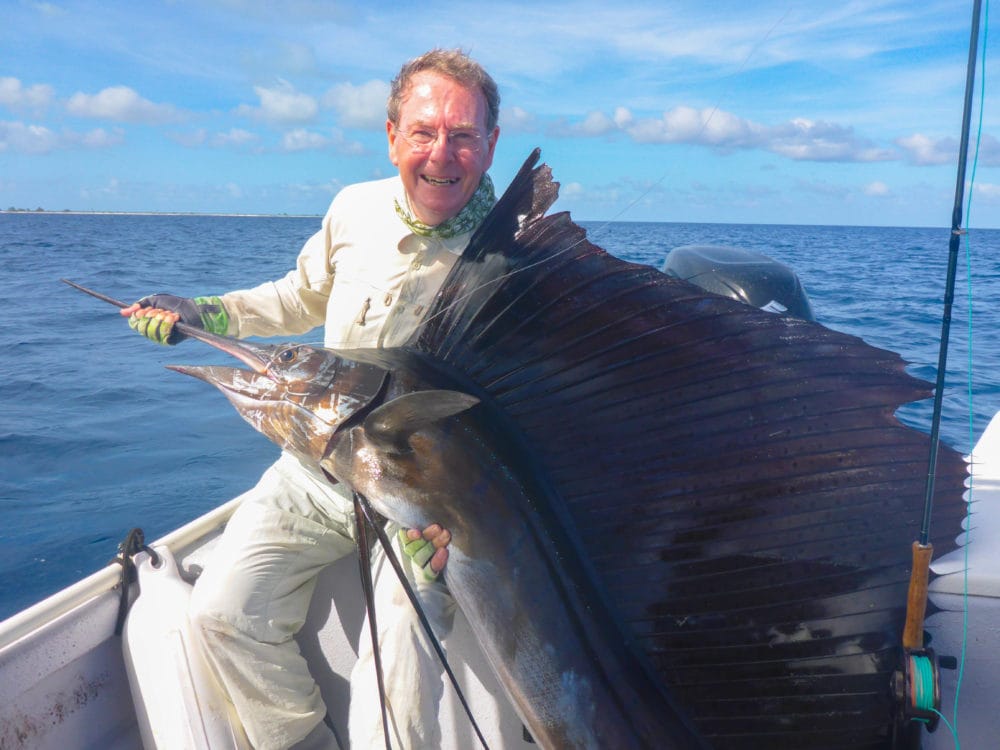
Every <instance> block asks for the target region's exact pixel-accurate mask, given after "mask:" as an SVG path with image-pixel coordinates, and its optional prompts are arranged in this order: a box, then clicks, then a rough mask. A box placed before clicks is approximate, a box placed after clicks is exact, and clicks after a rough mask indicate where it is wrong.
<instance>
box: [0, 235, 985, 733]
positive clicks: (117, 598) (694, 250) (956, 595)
mask: <svg viewBox="0 0 1000 750" xmlns="http://www.w3.org/2000/svg"><path fill="white" fill-rule="evenodd" d="M663 270H664V271H665V272H666V273H668V274H672V275H675V276H681V277H685V278H689V279H691V280H692V281H695V282H696V283H698V284H700V285H701V286H703V287H704V288H706V289H709V290H710V291H714V292H716V293H720V294H725V295H728V296H731V297H733V298H734V299H739V300H741V301H743V302H745V303H747V304H751V305H754V306H757V307H761V308H763V309H766V310H768V311H771V312H774V313H775V314H797V315H802V316H805V315H806V314H809V315H811V308H810V305H809V301H808V296H807V295H806V293H805V291H804V290H803V289H802V288H801V284H799V283H798V280H797V278H796V277H795V274H794V272H793V271H792V270H791V269H788V268H787V267H785V266H783V265H782V264H780V263H777V262H775V261H773V260H771V259H770V258H768V257H766V256H762V255H760V254H756V253H750V252H749V251H745V250H742V249H740V248H728V247H719V246H711V245H702V246H687V247H682V248H676V249H675V250H674V251H672V252H671V253H670V254H669V255H668V256H667V259H666V261H665V263H664V266H663ZM970 460H971V465H972V467H973V480H974V485H973V490H972V491H974V493H975V513H974V514H973V515H972V516H970V519H972V520H970V525H971V526H973V527H974V531H973V533H972V544H971V545H969V544H966V545H964V546H960V547H959V549H957V550H955V551H953V552H952V553H950V554H949V555H947V556H945V557H943V558H941V559H939V560H936V561H935V562H934V565H933V568H934V571H935V572H936V573H937V574H938V577H937V578H936V579H935V580H934V581H933V582H932V585H931V596H930V598H931V602H932V604H933V606H934V607H936V608H937V609H938V611H936V612H934V613H933V614H932V615H931V616H930V617H929V618H928V619H927V620H926V623H925V632H926V633H927V634H928V635H929V636H930V643H931V644H932V645H933V648H934V651H935V653H936V655H937V658H938V661H939V663H940V664H941V665H942V666H944V667H946V668H945V669H942V670H941V671H940V678H939V689H940V703H939V705H940V706H942V713H943V714H944V717H945V720H944V721H940V722H937V721H932V722H928V724H927V728H928V729H929V728H931V726H932V725H933V726H934V728H935V731H934V732H929V731H922V732H920V734H921V735H922V747H924V748H927V749H928V750H937V749H939V748H940V749H944V748H950V747H953V746H956V742H957V741H956V740H955V739H954V738H953V736H952V734H951V732H950V731H949V729H950V728H951V727H952V726H953V724H952V722H954V721H955V713H954V706H955V705H956V702H955V696H956V694H958V695H959V699H958V702H957V708H958V732H959V735H958V736H959V737H960V739H961V742H962V743H963V744H964V746H966V747H977V748H978V747H987V746H990V743H992V742H994V741H995V739H994V738H995V726H994V724H995V720H994V719H993V711H994V710H995V706H996V705H1000V680H998V679H997V678H996V675H997V674H998V673H1000V655H998V652H997V650H996V649H995V648H994V647H993V646H992V644H993V643H994V642H995V635H996V633H995V623H996V622H997V621H1000V553H998V552H997V551H996V549H995V548H993V547H991V546H990V545H989V544H984V543H979V541H978V540H982V539H990V538H994V536H995V535H1000V414H998V415H997V416H996V417H994V419H993V421H992V422H991V423H990V424H989V426H988V427H987V429H986V430H985V432H984V434H983V435H982V437H981V438H980V439H979V441H978V443H977V445H976V447H975V449H974V451H973V453H972V456H971V459H970ZM238 502H239V499H236V500H233V501H230V502H228V503H226V504H223V505H221V506H219V507H218V508H216V509H215V510H213V511H211V512H209V513H207V514H205V515H204V516H202V517H201V518H198V519H196V520H194V521H192V522H191V523H188V524H187V525H185V526H182V527H181V528H179V529H177V530H176V531H174V532H172V533H170V534H168V535H167V536H165V537H163V538H162V539H158V540H156V541H154V542H153V543H152V544H150V545H148V547H147V549H146V551H140V552H138V554H137V555H136V557H135V560H136V565H137V566H138V568H139V580H138V583H131V584H129V585H125V584H123V566H122V565H121V564H116V563H112V564H109V565H108V566H107V567H106V568H104V569H103V570H101V571H99V572H97V573H95V574H93V575H90V576H88V577H86V578H84V579H83V580H81V581H79V582H78V583H76V584H74V585H72V586H70V587H68V588H66V589H65V590H63V591H61V592H59V593H57V594H55V595H53V596H51V597H49V598H47V599H45V600H44V601H42V602H40V603H38V604H36V605H35V606H32V607H30V608H28V609H26V610H24V611H22V612H20V613H18V614H16V615H14V616H13V617H11V618H9V619H8V620H6V621H4V622H2V623H0V675H3V680H2V681H0V750H26V749H30V750H48V749H49V748H52V749H55V748H59V749H60V750H61V749H63V748H80V749H82V750H90V749H91V748H94V749H96V748H100V749H101V750H107V749H110V750H118V749H121V750H125V749H131V748H140V747H143V744H144V739H145V746H146V747H147V748H148V747H152V746H154V745H156V746H159V747H181V746H183V747H205V748H210V747H216V748H217V747H247V744H246V743H245V740H244V739H241V737H240V733H239V730H238V722H236V721H235V720H233V719H232V718H231V717H230V716H228V714H226V711H225V709H223V710H222V711H221V714H219V712H216V714H213V715H207V714H205V712H204V711H203V712H202V715H201V716H202V719H204V721H203V722H202V723H204V724H205V725H206V726H207V724H209V723H211V722H212V721H216V723H218V721H221V722H222V726H223V733H225V728H226V727H235V729H234V730H233V732H234V733H233V735H232V736H231V737H228V738H223V739H224V741H223V743H222V744H218V743H216V742H214V741H213V740H212V738H211V737H210V734H211V732H209V731H207V730H206V731H203V732H201V734H200V735H199V734H198V733H197V732H192V731H188V730H190V727H180V728H179V729H180V730H184V731H181V734H179V735H178V737H179V738H180V739H175V740H171V741H169V742H164V741H163V738H162V736H158V738H157V739H156V740H153V739H151V737H152V733H153V730H152V729H151V728H150V725H149V720H148V719H147V718H146V717H148V716H149V715H150V714H151V712H152V713H155V711H156V710H157V708H158V707H159V708H160V709H162V710H163V711H167V714H166V716H167V717H169V716H170V713H169V712H170V711H175V712H177V711H180V712H181V713H180V715H185V714H184V713H183V710H184V709H183V704H184V702H185V701H188V702H189V703H190V702H191V701H193V700H194V701H196V700H198V699H199V696H200V698H201V699H204V697H205V696H206V695H209V696H211V695H213V687H212V685H211V680H210V679H207V680H206V679H205V678H204V676H203V675H201V676H199V675H198V674H195V673H196V672H197V670H193V671H192V669H191V667H190V665H189V667H188V668H187V669H186V670H181V672H182V673H183V674H182V675H181V678H182V679H180V680H179V681H178V679H176V678H177V675H176V674H173V675H171V674H170V673H171V669H170V667H169V658H174V659H175V660H176V654H174V656H173V657H171V654H172V653H174V652H172V651H171V648H172V646H171V643H173V641H172V640H171V638H172V637H173V636H174V635H176V633H177V632H181V631H183V622H184V618H183V602H184V601H185V599H184V596H185V594H184V591H185V590H186V589H187V587H189V586H190V585H191V584H192V582H193V581H194V580H195V579H196V578H197V575H198V573H199V572H200V570H201V569H202V567H203V565H204V561H205V559H206V557H207V555H208V554H210V552H211V550H212V547H213V546H214V544H215V543H216V542H217V540H218V538H219V535H220V534H221V532H222V530H223V528H224V527H225V524H226V522H227V520H228V519H229V517H230V516H231V515H232V513H233V511H234V510H235V508H236V505H237V504H238ZM152 554H155V555H156V556H158V557H159V558H161V561H160V562H159V563H157V564H158V565H159V568H154V567H153V566H152V565H151V561H152V557H151V555H152ZM123 557H124V556H123ZM164 561H166V562H169V565H164V564H163V562H164ZM160 568H162V570H160ZM357 570H358V561H357V558H356V556H353V555H352V556H348V557H346V558H344V559H342V560H340V561H338V562H337V563H335V564H333V565H332V566H330V567H329V568H328V569H326V570H325V571H324V572H323V574H322V575H321V576H320V580H319V584H318V587H317V591H316V594H315V595H314V597H313V603H312V608H311V609H310V612H309V616H308V620H307V622H306V624H305V626H304V628H303V629H302V631H301V632H300V634H299V635H298V642H299V644H300V647H301V649H302V652H303V653H304V654H305V655H306V657H307V659H308V660H309V662H310V666H311V669H312V670H313V674H314V676H315V677H316V678H317V681H318V683H319V685H320V688H321V691H322V693H323V697H324V700H325V701H326V703H327V706H328V708H329V712H330V718H331V719H332V721H333V722H334V724H335V726H336V727H337V732H338V735H339V736H340V737H346V736H347V732H346V723H347V709H348V699H349V676H350V671H351V668H352V666H353V664H354V661H355V659H356V648H357V643H358V642H359V638H361V637H364V636H365V635H366V634H363V633H362V632H361V631H362V623H363V617H364V605H363V596H362V593H361V586H360V583H359V581H358V576H357ZM158 576H159V577H163V576H165V577H166V578H158ZM164 584H165V585H168V587H169V586H174V589H173V590H176V591H179V592H180V593H179V595H178V596H179V597H180V598H176V599H174V600H173V601H174V605H173V607H172V608H171V606H170V604H169V603H168V600H167V599H166V598H165V597H167V596H173V595H172V594H161V593H160V592H161V590H162V589H160V588H159V587H160V586H161V585H164ZM154 586H155V587H157V588H155V589H154ZM177 587H180V588H177ZM123 588H124V589H125V590H126V591H127V592H128V593H129V594H130V597H129V600H130V601H132V602H133V603H132V607H133V609H132V612H131V614H130V615H129V623H128V625H127V626H126V629H125V632H124V634H123V635H119V634H117V633H116V626H117V625H118V624H119V623H118V619H119V610H120V605H121V601H122V590H123ZM143 591H145V593H143ZM144 597H145V599H144ZM142 602H146V603H149V604H150V605H151V607H152V609H153V617H152V620H147V621H146V622H144V623H142V624H137V623H134V622H132V618H133V617H136V615H135V612H136V610H137V607H138V604H139V603H142ZM171 609H172V610H173V615H179V621H180V622H181V623H182V624H181V625H179V626H174V627H175V630H174V631H171V630H170V627H171V626H166V627H167V630H166V631H164V629H163V628H162V627H159V626H158V623H160V624H162V623H163V622H166V621H168V620H170V619H171ZM173 619H174V620H177V619H178V617H174V618H173ZM130 628H131V630H130ZM178 628H179V630H177V629H178ZM181 639H182V638H181ZM446 646H447V653H448V655H449V661H450V662H451V664H452V668H453V669H454V671H455V673H456V677H457V680H458V683H459V685H460V687H461V691H462V694H463V695H464V696H465V699H466V700H467V701H468V703H469V706H470V708H471V713H472V715H473V716H474V717H475V719H476V722H477V724H478V726H479V727H480V729H481V731H482V732H483V735H484V739H485V740H486V743H487V745H488V747H490V748H494V749H500V750H530V748H532V747H536V746H535V745H534V744H533V742H532V741H531V739H530V736H528V735H527V733H526V732H525V730H524V728H523V726H522V724H521V721H520V719H519V718H518V716H517V714H516V713H515V712H514V710H513V708H512V707H511V704H510V703H509V702H508V700H507V699H506V697H505V696H504V693H503V691H502V689H501V687H500V685H499V683H498V682H497V680H496V678H495V677H494V676H493V673H492V672H491V670H490V668H489V666H488V663H487V661H486V658H485V657H484V655H483V652H482V650H481V649H480V647H479V644H478V643H477V642H476V640H475V638H474V637H473V635H472V631H471V630H470V628H469V625H468V622H467V621H466V620H465V618H464V617H463V615H462V614H461V612H459V613H458V615H457V617H456V622H455V628H454V631H453V633H452V634H451V635H450V636H449V637H448V639H447V643H446ZM143 654H146V655H147V656H146V657H144V656H143ZM164 654H165V655H166V657H167V658H168V662H167V666H164V664H163V663H160V664H159V666H157V665H156V664H151V663H147V664H143V663H137V660H139V661H141V660H142V659H143V658H152V657H154V656H156V655H164ZM947 667H953V668H952V669H948V668H947ZM959 667H960V668H961V669H959ZM960 679H961V690H960V691H959V684H960V683H959V680H960ZM192 680H193V681H192ZM137 686H138V687H137ZM886 689H887V690H888V689H889V686H888V685H887V686H886ZM178 691H179V692H178ZM203 703H204V700H203ZM137 706H138V707H140V708H141V709H142V710H137ZM178 706H180V708H178ZM192 713H194V714H198V709H195V710H194V711H193V712H192V710H191V709H190V706H189V707H188V712H187V714H186V715H187V716H191V715H192ZM207 713H208V714H211V713H212V712H211V710H209V711H208V712H207ZM220 715H221V719H220ZM164 721H166V724H167V725H169V724H170V720H169V718H167V719H163V718H161V719H160V722H161V724H162V722H164ZM440 722H441V727H442V734H443V744H442V748H448V749H451V748H454V749H455V750H460V749H463V748H473V747H477V746H478V745H479V740H478V739H477V737H476V735H475V734H474V730H473V727H472V724H471V723H470V721H469V719H468V717H467V715H466V713H465V710H464V709H463V707H462V705H461V702H460V699H459V695H458V693H457V692H455V691H454V690H450V689H447V688H446V690H445V697H444V700H443V702H442V706H441V714H440ZM154 723H155V722H154ZM175 723H176V722H175ZM199 731H200V730H199ZM144 735H145V737H144ZM196 735H198V736H196ZM241 743H242V744H241Z"/></svg>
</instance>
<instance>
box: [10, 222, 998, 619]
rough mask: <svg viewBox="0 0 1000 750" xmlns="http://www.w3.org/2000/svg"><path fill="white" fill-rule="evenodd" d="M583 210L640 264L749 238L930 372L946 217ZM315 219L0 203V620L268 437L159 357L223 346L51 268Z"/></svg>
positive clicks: (910, 413)
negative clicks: (615, 215) (153, 336)
mask: <svg viewBox="0 0 1000 750" xmlns="http://www.w3.org/2000/svg"><path fill="white" fill-rule="evenodd" d="M585 226H586V227H587V229H588V232H589V233H590V238H591V240H592V241H594V242H595V243H596V244H598V245H600V246H601V247H604V248H605V249H606V250H608V251H609V252H611V253H613V254H615V255H618V256H619V257H622V258H625V259H627V260H630V261H634V262H638V263H645V264H649V265H652V266H655V267H657V268H659V267H660V266H661V265H662V263H663V259H664V257H665V256H666V254H667V252H668V251H669V249H670V248H672V247H675V246H678V245H685V244H726V245H738V246H742V247H745V248H748V249H751V250H756V251H758V252H762V253H764V254H766V255H769V256H770V257H772V258H774V259H776V260H779V261H781V262H783V263H786V264H787V265H789V266H791V267H792V268H794V269H795V270H796V271H797V272H798V274H799V276H800V279H801V280H802V283H803V284H804V286H805V288H806V290H807V291H808V293H809V295H810V299H811V301H812V306H813V311H814V313H815V314H816V317H817V319H818V320H819V321H820V322H822V323H824V324H825V325H827V326H829V327H830V328H834V329H837V330H840V331H844V332H846V333H850V334H854V335H857V336H860V337H862V338H864V339H865V340H867V341H868V342H869V343H871V344H874V345H876V346H880V347H884V348H886V349H891V350H894V351H897V352H899V353H900V354H901V355H902V356H903V357H904V359H905V360H906V361H908V362H909V363H911V364H910V371H911V372H912V373H913V374H914V375H917V376H919V377H923V378H925V379H928V380H933V379H934V375H935V372H936V369H937V362H938V351H939V344H938V340H939V338H940V331H941V313H942V296H943V292H944V287H945V275H946V265H947V258H948V240H949V230H948V228H947V227H944V228H941V229H905V228H885V227H877V228H876V227H834V226H769V225H738V224H684V223H625V222H616V223H610V224H601V223H585ZM318 227H319V219H318V218H299V217H231V216H172V215H153V216H145V215H90V214H85V215H81V214H70V213H65V214H54V213H47V212H41V213H39V212H32V213H7V214H0V309H2V310H3V311H4V313H3V316H2V317H0V352H2V354H0V379H2V389H0V619H5V618H6V617H9V616H10V615H12V614H14V613H15V612H17V611H19V610H21V609H23V608H24V607H26V606H28V605H30V604H33V603H35V602H37V601H39V600H41V599H42V598H44V597H46V596H48V595H50V594H52V593H54V592H56V591H58V590H59V589H61V588H63V587H64V586H67V585H69V584H71V583H73V582H74V581H76V580H78V579H79V578H81V577H82V576H84V575H87V574H89V573H92V572H94V571H96V570H98V569H99V568H101V567H102V566H103V565H105V564H106V563H107V562H108V561H109V560H110V559H112V558H113V557H114V555H115V553H116V549H117V545H118V543H119V541H121V540H122V539H123V538H124V536H125V534H126V533H127V532H128V530H129V529H131V528H133V527H135V526H139V527H142V528H143V530H144V531H145V533H146V536H147V538H148V539H150V540H153V539H156V538H158V537H160V536H162V535H163V534H165V533H167V532H169V531H171V530H172V529H174V528H176V527H177V526H179V525H181V524H183V523H185V522H187V521H190V520H192V519H193V518H196V517H197V516H199V515H201V514H202V513H205V512H206V511H208V510H210V509H212V508H213V507H215V506H216V505H218V504H220V503H221V502H224V501H226V500H228V499H230V498H232V497H235V496H236V495H238V494H239V493H240V492H242V491H244V490H246V489H248V488H249V487H251V486H252V485H253V484H254V483H255V482H256V480H257V478H258V477H259V475H260V474H261V472H262V471H263V470H264V469H265V468H266V467H267V465H268V464H269V463H270V462H271V461H273V460H274V459H275V458H276V456H277V449H276V448H275V447H274V446H273V445H272V444H271V443H270V442H269V441H268V440H267V439H266V438H264V437H263V436H261V435H259V434H257V433H256V432H255V431H254V430H253V429H251V428H250V427H249V426H248V425H247V424H246V423H245V422H243V420H242V419H241V418H240V417H239V416H238V415H237V413H236V411H235V410H234V409H233V408H232V407H231V406H230V405H229V402H228V401H226V400H225V399H224V398H223V397H222V396H221V394H219V393H218V391H216V390H215V389H213V388H209V387H208V386H206V385H205V384H204V383H200V382H198V381H196V380H194V379H192V378H186V377H181V376H179V375H177V374H175V373H172V372H170V371H168V370H165V369H164V365H166V364H170V363H175V364H204V363H208V362H223V363H226V364H232V362H231V361H227V358H226V357H225V355H222V354H220V353H218V352H214V351H212V350H210V349H209V348H208V347H205V346H202V345H199V344H198V343H197V342H185V343H183V344H181V345H180V346H178V347H169V348H168V347H157V346H154V345H153V344H151V343H149V342H147V341H145V340H144V339H141V338H140V337H139V336H137V335H136V334H134V333H132V332H131V331H129V329H128V326H127V325H126V323H125V321H124V320H123V319H121V318H120V316H119V315H118V312H117V310H116V309H115V308H113V307H112V306H110V305H108V304H106V303H104V302H100V301H98V300H95V299H93V298H90V297H87V296H85V295H83V294H81V293H80V292H78V291H75V290H73V289H71V288H69V287H67V286H66V285H64V284H62V283H60V282H59V279H60V278H68V279H71V280H73V281H76V282H78V283H81V284H84V285H86V286H89V287H92V288H94V289H97V290H98V291H101V292H104V293H105V294H108V295H110V296H112V297H117V298H118V299H121V300H124V301H126V302H131V301H133V300H135V299H138V298H139V297H141V296H143V295H146V294H151V293H155V292H164V291H165V292H171V293H174V294H180V295H185V296H194V295H198V294H211V293H221V292H225V291H228V290H231V289H237V288H245V287H248V286H254V285H256V284H258V283H260V282H262V281H266V280H269V279H275V278H278V277H280V276H282V275H284V273H285V272H286V271H287V270H288V269H289V268H291V267H292V265H293V264H294V261H295V256H296V254H297V252H298V249H299V247H300V246H301V245H302V243H303V242H304V241H305V240H306V239H307V238H308V237H309V235H310V234H312V233H313V232H314V231H315V230H316V229H318ZM966 252H967V247H966V246H965V245H963V247H962V252H961V257H960V263H959V269H958V284H957V291H956V299H955V305H954V322H953V325H952V336H951V346H950V354H949V361H948V364H949V367H948V379H947V383H946V390H945V399H944V408H943V421H942V428H941V435H942V438H943V439H944V440H945V442H947V443H949V444H951V445H952V446H954V447H956V448H958V449H959V450H961V451H963V452H967V451H968V450H969V448H970V445H971V443H970V440H972V439H974V437H978V435H979V434H980V433H981V432H982V430H983V429H984V428H985V426H986V424H987V422H988V421H989V419H990V417H991V416H992V415H993V414H994V413H995V412H996V411H998V410H1000V342H998V341H997V340H996V337H995V335H994V331H995V330H996V329H997V318H998V316H1000V312H998V311H1000V283H998V279H1000V230H973V231H972V232H971V233H970V236H969V244H968V252H969V253H970V255H969V260H968V262H967V259H966ZM970 269H971V270H970ZM970 306H971V320H972V323H971V332H972V339H971V340H972V355H971V361H972V363H973V365H972V367H971V369H970V367H969V361H970V355H969V351H970V347H969V332H970V324H969V317H970V315H969V313H970ZM300 338H301V339H302V340H316V341H318V340H320V339H321V333H320V332H319V331H315V332H313V333H312V334H310V335H309V336H306V337H300ZM970 389H971V398H970ZM970 403H971V412H970ZM931 411H932V410H931V401H930V400H928V401H926V402H921V403H919V404H911V405H907V406H905V407H903V409H901V410H900V413H899V416H900V418H901V419H903V420H904V421H906V422H907V423H910V424H913V425H915V426H917V427H919V428H921V429H924V430H929V426H930V419H931Z"/></svg>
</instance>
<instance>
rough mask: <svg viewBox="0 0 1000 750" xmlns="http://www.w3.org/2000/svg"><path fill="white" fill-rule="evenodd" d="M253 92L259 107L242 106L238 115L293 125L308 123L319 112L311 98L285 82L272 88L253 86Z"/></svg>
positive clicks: (238, 110)
mask: <svg viewBox="0 0 1000 750" xmlns="http://www.w3.org/2000/svg"><path fill="white" fill-rule="evenodd" d="M253 90H254V92H255V93H256V94H257V98H258V99H259V100H260V106H259V107H251V106H250V105H248V104H242V105H240V107H239V108H238V109H237V113H238V114H240V115H245V116H248V117H255V118H260V119H262V120H266V121H268V122H277V123H294V122H309V121H311V120H313V119H314V118H315V117H316V113H317V112H319V105H318V104H317V103H316V100H315V99H314V98H313V97H311V96H309V95H308V94H303V93H302V92H300V91H296V90H295V87H294V86H292V85H291V84H290V83H288V82H287V81H279V82H278V85H277V86H275V87H273V88H266V87H264V86H254V88H253Z"/></svg>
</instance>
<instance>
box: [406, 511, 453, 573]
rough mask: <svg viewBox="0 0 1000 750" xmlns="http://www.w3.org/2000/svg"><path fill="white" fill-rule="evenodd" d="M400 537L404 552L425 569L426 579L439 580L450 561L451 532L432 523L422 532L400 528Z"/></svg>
mask: <svg viewBox="0 0 1000 750" xmlns="http://www.w3.org/2000/svg"><path fill="white" fill-rule="evenodd" d="M398 537H399V543H400V544H401V545H402V547H403V553H404V554H405V555H406V556H407V557H408V558H410V559H411V560H413V562H414V564H415V565H416V566H417V567H419V568H420V569H421V570H422V571H423V574H424V580H425V581H435V580H437V578H438V576H439V575H441V572H442V571H443V570H444V566H445V563H447V562H448V544H449V542H451V532H450V531H448V529H442V528H441V527H440V526H438V525H437V524H431V525H430V526H428V527H427V528H426V529H424V530H423V531H422V532H421V531H420V530H419V529H400V530H399V534H398Z"/></svg>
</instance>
